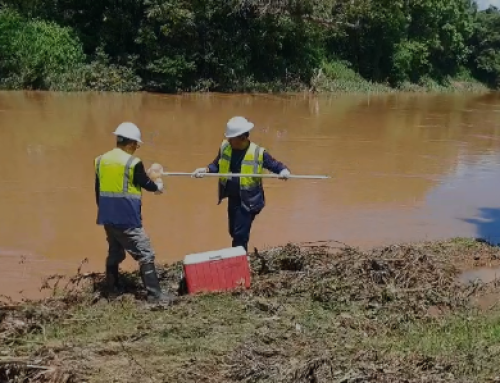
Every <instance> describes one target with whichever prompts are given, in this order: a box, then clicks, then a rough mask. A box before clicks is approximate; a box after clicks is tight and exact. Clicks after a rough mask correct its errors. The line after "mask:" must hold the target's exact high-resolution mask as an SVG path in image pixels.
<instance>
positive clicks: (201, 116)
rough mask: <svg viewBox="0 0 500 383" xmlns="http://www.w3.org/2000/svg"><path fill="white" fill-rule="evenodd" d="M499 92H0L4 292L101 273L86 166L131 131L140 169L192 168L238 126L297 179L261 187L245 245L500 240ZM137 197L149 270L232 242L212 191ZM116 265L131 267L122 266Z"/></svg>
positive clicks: (196, 186)
mask: <svg viewBox="0 0 500 383" xmlns="http://www.w3.org/2000/svg"><path fill="white" fill-rule="evenodd" d="M499 101H500V97H499V96H498V95H495V94H492V95H486V96H485V95H482V96H478V95H384V96H376V97H374V96H338V97H326V96H325V97H323V96H322V97H314V96H303V95H300V96H293V97H292V96H286V97H285V96H268V95H265V96H254V95H231V96H228V95H206V96H205V95H203V96H201V95H188V96H162V95H147V94H126V95H120V94H94V93H83V94H65V93H38V92H4V93H0V142H2V144H3V150H2V152H1V155H0V156H1V158H2V161H3V164H4V167H3V170H2V178H1V180H0V207H1V209H2V212H3V219H2V220H1V221H0V264H1V267H0V294H9V295H15V296H16V297H19V294H18V292H19V291H21V290H24V293H23V294H24V295H25V296H33V297H34V296H36V295H37V294H38V292H37V289H38V288H39V286H40V278H41V277H42V276H44V275H48V274H52V273H67V272H71V273H72V272H74V271H75V270H76V269H77V268H78V266H79V265H80V262H81V261H82V260H83V259H85V258H87V259H88V263H87V264H86V265H85V266H84V271H90V270H102V269H103V264H104V259H105V256H106V251H107V246H106V241H105V237H104V234H103V231H102V228H101V227H99V226H97V225H96V224H95V218H96V206H95V199H94V190H93V182H94V173H93V160H94V157H95V156H97V155H99V154H101V153H103V152H105V151H107V150H109V149H111V148H112V147H113V146H114V136H113V135H112V134H111V132H112V131H113V130H114V129H115V127H116V126H117V125H118V124H119V123H120V122H122V121H126V120H129V121H133V122H135V123H136V124H138V125H139V126H140V128H141V129H142V131H143V136H144V137H145V141H146V143H145V144H144V145H143V146H142V147H141V149H140V150H139V151H138V153H137V155H138V156H140V157H141V158H142V159H143V160H144V162H145V164H146V166H149V165H150V164H151V163H152V162H160V163H161V164H163V165H164V167H165V168H166V170H169V171H187V172H190V171H193V170H194V169H195V168H197V167H200V166H205V165H207V164H208V162H209V161H211V160H212V159H213V158H214V157H215V155H216V153H217V149H218V146H219V144H220V142H221V139H222V137H223V136H222V135H223V132H224V125H225V122H226V121H227V119H229V118H230V117H232V116H234V115H244V116H246V117H247V118H249V119H250V120H252V121H253V122H255V124H256V128H255V129H254V131H253V132H252V138H253V140H255V141H256V142H257V143H259V144H260V145H262V146H264V147H265V148H267V149H268V150H269V151H270V153H271V154H272V155H273V156H275V157H276V158H278V159H279V160H281V161H283V162H285V163H286V164H287V165H288V166H289V167H290V169H291V171H292V172H293V173H297V174H299V173H301V174H329V175H331V176H332V178H331V179H329V180H318V181H311V180H290V181H287V182H283V181H279V180H266V181H265V185H266V198H267V207H266V208H265V210H264V211H263V212H262V214H261V215H260V216H259V217H258V218H257V220H256V221H255V225H254V228H253V231H252V237H251V243H250V246H251V247H253V246H257V247H264V246H274V245H279V244H283V243H285V242H286V241H315V240H325V239H334V240H339V241H343V242H346V243H349V244H353V245H360V246H372V245H379V244H385V243H389V242H401V241H412V240H423V239H437V238H443V237H449V236H459V235H467V236H471V235H475V236H481V237H483V238H488V239H490V240H494V239H495V238H497V237H498V236H499V233H500V166H499V165H500V155H499V154H498V149H499V147H500V103H499ZM165 181H166V186H167V191H166V193H165V194H164V195H162V196H155V195H152V194H145V195H144V208H143V218H144V222H145V228H146V230H147V232H148V233H149V234H150V236H151V238H152V243H153V246H154V248H155V250H156V252H157V259H158V261H159V262H169V261H176V260H179V259H182V258H183V257H184V256H185V255H186V254H188V253H190V252H200V251H208V250H214V249H217V248H223V247H227V246H230V238H229V235H228V233H227V221H226V210H225V206H226V204H225V202H224V203H223V204H222V205H221V206H217V200H216V182H217V181H216V179H214V178H205V179H191V178H168V179H166V180H165ZM124 267H125V268H127V269H132V268H135V267H136V265H135V263H134V261H132V260H131V259H130V257H129V258H128V259H127V260H126V262H125V263H124Z"/></svg>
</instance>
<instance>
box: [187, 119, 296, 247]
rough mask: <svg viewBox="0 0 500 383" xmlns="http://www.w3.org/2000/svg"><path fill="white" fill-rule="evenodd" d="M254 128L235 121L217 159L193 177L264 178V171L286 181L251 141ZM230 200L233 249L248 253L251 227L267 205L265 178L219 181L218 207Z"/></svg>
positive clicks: (230, 123)
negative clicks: (240, 175) (220, 174)
mask: <svg viewBox="0 0 500 383" xmlns="http://www.w3.org/2000/svg"><path fill="white" fill-rule="evenodd" d="M253 127H254V124H253V123H252V122H250V121H248V120H247V119H246V118H244V117H233V118H231V119H230V120H229V121H228V122H227V125H226V133H225V137H226V140H223V141H222V144H221V146H220V149H219V152H218V154H217V157H216V158H215V159H214V161H213V162H212V163H211V164H209V165H208V167H206V168H199V169H196V170H195V171H194V173H193V176H194V177H198V178H200V177H203V175H204V174H205V173H244V174H252V173H253V174H261V173H262V171H263V169H266V170H268V171H270V172H272V173H275V174H279V176H280V178H281V179H285V180H286V179H287V178H288V177H289V176H290V171H289V170H288V168H287V167H286V166H285V165H284V164H282V163H281V162H279V161H277V160H275V159H274V158H273V157H272V156H271V155H270V154H269V153H268V152H267V151H266V150H265V149H264V148H262V147H260V146H258V145H257V144H255V143H254V142H251V141H250V131H251V130H252V129H253ZM226 197H227V198H228V210H227V213H228V221H229V234H230V235H231V237H232V239H233V242H232V246H233V247H237V246H243V247H244V248H245V250H247V251H248V241H249V239H250V230H251V227H252V223H253V221H254V219H255V217H256V216H257V214H259V213H260V212H261V211H262V209H263V208H264V205H265V197H264V188H263V186H262V178H257V177H241V178H238V177H234V178H229V179H228V178H225V177H220V178H219V204H220V203H221V202H222V200H223V199H224V198H226Z"/></svg>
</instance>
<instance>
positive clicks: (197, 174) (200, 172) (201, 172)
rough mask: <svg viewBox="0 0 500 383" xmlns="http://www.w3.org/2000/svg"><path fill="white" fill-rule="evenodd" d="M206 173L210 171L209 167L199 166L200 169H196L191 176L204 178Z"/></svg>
mask: <svg viewBox="0 0 500 383" xmlns="http://www.w3.org/2000/svg"><path fill="white" fill-rule="evenodd" d="M205 173H208V169H207V168H198V169H196V170H195V171H194V172H193V175H192V176H191V178H192V177H195V178H202V177H203V175H204V174H205Z"/></svg>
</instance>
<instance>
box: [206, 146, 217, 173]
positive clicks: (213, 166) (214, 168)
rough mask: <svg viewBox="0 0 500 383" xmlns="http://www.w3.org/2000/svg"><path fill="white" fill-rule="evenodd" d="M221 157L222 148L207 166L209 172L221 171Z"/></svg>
mask: <svg viewBox="0 0 500 383" xmlns="http://www.w3.org/2000/svg"><path fill="white" fill-rule="evenodd" d="M219 159H220V150H219V151H218V152H217V156H216V157H215V159H214V160H213V161H212V162H211V163H210V164H209V165H208V167H207V169H208V172H209V173H219Z"/></svg>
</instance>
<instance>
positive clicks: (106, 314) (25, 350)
mask: <svg viewBox="0 0 500 383" xmlns="http://www.w3.org/2000/svg"><path fill="white" fill-rule="evenodd" d="M331 245H332V244H324V246H318V245H315V246H313V245H312V244H302V245H301V246H297V245H292V244H289V245H287V246H285V247H283V248H279V249H274V250H269V251H266V252H262V253H261V254H259V253H255V254H253V255H251V257H250V258H251V264H252V271H253V281H252V288H251V289H250V290H241V291H235V292H231V293H220V294H206V295H200V296H183V297H181V298H180V301H179V303H178V304H177V305H175V306H174V307H171V308H169V309H166V310H162V309H160V308H156V307H151V306H148V305H146V304H145V303H143V300H142V299H141V297H142V294H143V292H142V291H141V290H140V285H139V284H138V283H137V276H136V275H135V274H130V275H128V276H127V279H128V285H129V290H130V292H131V294H126V295H124V296H122V297H120V298H119V299H117V300H113V301H108V300H106V299H105V298H103V297H102V296H101V294H100V289H101V285H100V283H101V279H102V276H101V275H98V274H94V275H89V276H81V275H79V276H77V277H75V278H74V279H73V281H72V286H73V285H80V284H81V283H82V281H87V282H89V281H90V282H91V283H88V284H87V288H86V289H84V290H83V291H82V290H76V289H75V290H71V289H66V290H65V292H64V294H59V295H58V296H57V297H54V298H52V299H49V300H45V301H41V302H24V303H22V304H15V303H9V304H4V305H3V306H0V381H1V382H3V381H11V382H16V383H17V382H54V383H56V382H57V383H60V382H89V383H90V382H115V381H116V382H137V381H141V382H142V381H150V382H214V383H215V382H217V383H224V382H248V383H251V382H252V383H253V382H280V383H281V382H293V383H302V382H304V383H306V382H308V383H309V382H317V383H321V382H338V383H340V382H342V383H354V382H408V383H412V382H415V383H416V382H472V381H474V382H493V381H495V380H494V379H495V378H497V379H499V380H498V381H500V378H498V377H497V375H500V367H498V363H497V360H498V357H499V356H500V347H498V344H499V343H500V322H499V320H498V319H499V318H500V311H498V310H496V309H495V308H494V307H493V308H492V309H490V310H488V311H484V310H480V309H478V308H477V307H475V306H474V305H473V302H474V301H473V300H472V298H474V299H476V300H477V299H481V297H482V296H485V295H486V294H488V296H489V297H491V296H495V294H499V295H498V296H499V297H500V288H498V287H497V286H496V284H495V283H491V284H487V285H481V284H477V283H476V284H471V285H463V284H461V283H460V282H459V281H458V279H457V276H458V274H459V273H460V270H461V269H464V268H471V267H475V266H483V265H488V264H490V263H497V262H498V260H499V258H500V250H499V249H498V248H496V247H493V246H490V245H488V244H486V243H480V242H477V241H474V240H468V239H455V240H450V241H445V242H439V243H424V244H410V245H401V246H389V247H384V248H380V249H374V250H372V251H370V252H361V251H359V250H357V249H354V248H351V247H346V246H344V247H337V248H333V247H331ZM180 267H181V265H180V264H175V265H171V266H168V267H165V268H163V269H162V270H161V272H160V275H161V277H162V282H163V283H164V284H165V287H166V288H170V289H172V288H175V287H176V286H177V284H178V278H179V275H180ZM40 366H43V367H40ZM42 368H46V369H42Z"/></svg>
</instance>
